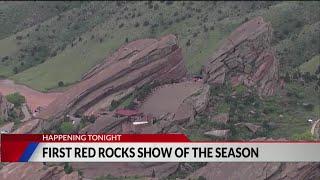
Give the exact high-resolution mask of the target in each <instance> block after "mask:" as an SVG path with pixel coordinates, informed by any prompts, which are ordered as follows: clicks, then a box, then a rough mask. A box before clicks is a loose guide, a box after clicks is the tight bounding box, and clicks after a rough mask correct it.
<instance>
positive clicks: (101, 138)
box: [1, 134, 190, 143]
mask: <svg viewBox="0 0 320 180" xmlns="http://www.w3.org/2000/svg"><path fill="white" fill-rule="evenodd" d="M25 141H27V142H190V141H189V139H188V138H187V137H186V136H185V135H184V134H2V135H1V143H3V142H25Z"/></svg>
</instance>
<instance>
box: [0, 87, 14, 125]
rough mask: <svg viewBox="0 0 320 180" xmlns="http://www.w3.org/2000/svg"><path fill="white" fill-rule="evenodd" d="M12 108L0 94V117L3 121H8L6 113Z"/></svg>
mask: <svg viewBox="0 0 320 180" xmlns="http://www.w3.org/2000/svg"><path fill="white" fill-rule="evenodd" d="M12 108H13V104H12V103H10V102H8V101H7V99H6V98H5V96H3V95H2V94H1V93H0V117H1V118H3V119H4V120H7V119H8V112H9V110H10V109H12Z"/></svg>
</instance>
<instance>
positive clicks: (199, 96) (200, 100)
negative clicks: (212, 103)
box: [173, 84, 210, 123]
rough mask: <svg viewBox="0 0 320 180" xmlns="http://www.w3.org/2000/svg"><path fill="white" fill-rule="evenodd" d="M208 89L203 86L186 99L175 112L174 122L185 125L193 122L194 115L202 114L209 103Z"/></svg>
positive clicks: (206, 86)
mask: <svg viewBox="0 0 320 180" xmlns="http://www.w3.org/2000/svg"><path fill="white" fill-rule="evenodd" d="M209 89H210V87H209V86H208V85H206V84H203V85H202V86H201V88H199V90H198V91H196V92H195V93H194V94H192V95H191V96H189V97H187V98H186V99H185V100H183V102H182V103H181V104H180V106H179V108H178V110H177V111H176V112H175V116H174V119H173V120H174V121H175V122H182V123H185V121H186V120H187V121H188V120H191V121H192V120H193V119H194V117H195V115H196V114H199V113H202V112H203V111H204V110H205V109H206V107H207V105H208V102H209V95H210V91H209Z"/></svg>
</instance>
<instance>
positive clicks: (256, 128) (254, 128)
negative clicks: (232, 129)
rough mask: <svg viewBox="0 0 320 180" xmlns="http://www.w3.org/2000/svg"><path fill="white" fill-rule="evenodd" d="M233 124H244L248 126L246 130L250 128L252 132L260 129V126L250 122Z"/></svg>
mask: <svg viewBox="0 0 320 180" xmlns="http://www.w3.org/2000/svg"><path fill="white" fill-rule="evenodd" d="M235 125H236V126H245V127H246V128H248V130H250V131H251V132H253V133H256V132H258V131H259V130H260V129H261V126H259V125H255V124H252V123H237V124H235Z"/></svg>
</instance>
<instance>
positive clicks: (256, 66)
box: [204, 17, 279, 96]
mask: <svg viewBox="0 0 320 180" xmlns="http://www.w3.org/2000/svg"><path fill="white" fill-rule="evenodd" d="M271 38H272V28H271V25H270V24H269V23H266V22H265V21H264V20H263V19H262V17H257V18H254V19H252V20H250V21H248V22H246V23H244V24H242V25H241V26H240V27H238V28H237V29H236V30H235V31H234V32H232V33H231V35H230V36H229V37H228V38H227V39H226V40H225V42H224V43H223V44H222V46H221V47H220V48H219V50H218V51H217V52H216V53H215V54H214V55H213V56H212V57H211V58H210V59H209V61H208V62H207V64H206V65H205V67H204V77H205V80H206V82H208V83H209V84H212V85H219V84H222V83H224V82H225V81H226V80H230V81H231V84H232V85H233V86H237V85H239V84H244V85H246V86H248V87H255V88H256V89H257V91H258V93H259V94H260V95H261V96H270V95H273V94H274V93H275V88H276V86H277V81H278V67H279V62H278V60H277V59H276V58H275V55H274V52H273V50H272V49H271V45H270V42H271Z"/></svg>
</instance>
